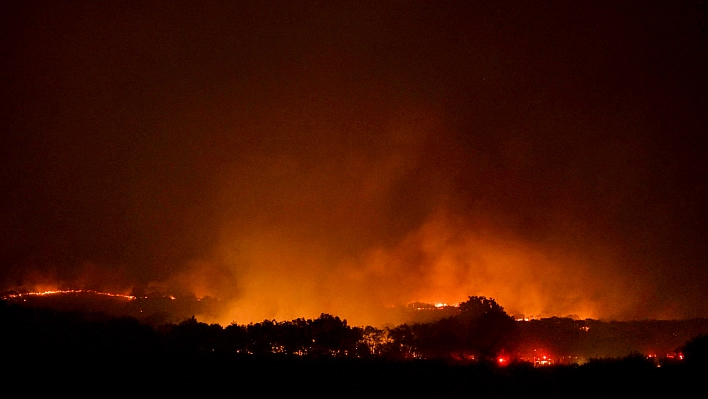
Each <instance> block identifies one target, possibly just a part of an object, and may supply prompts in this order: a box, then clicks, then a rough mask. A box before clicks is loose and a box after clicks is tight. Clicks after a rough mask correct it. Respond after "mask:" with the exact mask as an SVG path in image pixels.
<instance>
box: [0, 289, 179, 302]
mask: <svg viewBox="0 0 708 399" xmlns="http://www.w3.org/2000/svg"><path fill="white" fill-rule="evenodd" d="M57 294H94V295H104V296H110V297H115V298H125V299H128V300H130V301H132V300H134V299H136V298H137V297H135V296H133V295H124V294H114V293H111V292H101V291H94V290H56V291H42V292H25V293H21V294H8V295H5V296H3V299H14V298H22V297H27V296H48V295H57ZM170 298H171V299H174V297H170Z"/></svg>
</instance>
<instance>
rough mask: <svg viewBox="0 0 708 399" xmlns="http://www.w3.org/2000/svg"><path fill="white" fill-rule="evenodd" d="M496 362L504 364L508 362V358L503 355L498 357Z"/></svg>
mask: <svg viewBox="0 0 708 399" xmlns="http://www.w3.org/2000/svg"><path fill="white" fill-rule="evenodd" d="M497 364H499V365H500V366H506V365H507V364H509V359H507V358H505V357H498V358H497Z"/></svg>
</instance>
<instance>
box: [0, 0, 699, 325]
mask: <svg viewBox="0 0 708 399" xmlns="http://www.w3.org/2000/svg"><path fill="white" fill-rule="evenodd" d="M284 3H285V4H267V5H265V4H246V5H244V4H239V5H236V4H232V2H223V3H222V2H213V3H209V4H206V5H202V4H199V5H197V4H196V3H195V4H189V3H187V4H183V3H178V4H170V5H169V8H166V7H167V6H165V5H163V4H161V3H160V2H155V3H150V4H140V5H125V4H122V3H110V2H109V3H105V4H104V3H101V4H98V3H96V4H93V3H92V4H85V3H83V2H77V3H71V2H66V3H64V2H63V3H61V4H40V3H34V4H6V5H4V6H3V12H2V13H0V14H1V15H2V17H0V18H2V21H1V22H2V23H1V24H0V25H1V26H3V28H2V29H3V30H4V31H3V34H4V36H5V37H6V38H7V39H6V41H7V43H9V45H8V46H6V48H5V49H3V53H2V62H3V67H2V68H0V69H2V72H0V73H2V79H3V83H4V86H5V90H4V94H3V95H2V96H3V97H2V98H3V107H2V108H3V110H2V111H0V112H1V115H2V121H3V123H2V125H3V126H4V134H3V135H2V139H0V140H2V141H1V143H0V158H1V159H2V161H0V162H2V169H1V174H0V184H1V185H2V187H3V196H2V197H1V198H0V205H1V206H2V209H3V212H2V214H0V235H1V236H0V238H1V240H0V262H1V264H2V269H0V270H1V271H0V283H2V286H3V288H8V289H9V288H14V287H20V286H25V287H28V288H29V287H31V286H36V285H44V286H51V285H65V286H73V288H89V289H97V290H101V291H107V290H120V291H121V292H130V291H131V290H142V291H145V290H161V291H169V292H171V293H174V294H190V295H191V294H194V295H197V296H212V297H216V298H219V299H220V301H221V303H222V304H224V306H223V308H222V309H219V310H218V312H217V313H211V314H209V315H207V316H208V317H209V318H211V320H209V321H219V322H222V323H228V322H230V321H232V320H235V321H237V322H248V321H261V320H262V319H264V318H277V319H290V318H295V317H315V316H317V315H319V313H321V312H329V313H333V314H337V315H339V316H341V317H344V318H347V319H348V320H349V321H350V322H352V323H355V324H364V323H371V324H380V323H383V322H395V320H387V318H388V317H390V314H389V313H387V312H386V310H385V309H386V306H392V305H398V304H405V303H408V302H412V301H428V302H447V303H455V302H459V301H463V300H465V299H466V298H467V296H469V295H485V296H488V297H493V298H495V299H496V300H497V301H498V302H499V303H500V304H501V305H503V306H504V307H505V308H506V309H507V310H508V311H510V312H514V313H523V314H527V315H543V316H548V315H559V316H565V315H568V314H576V315H579V316H581V317H596V318H620V319H627V318H685V317H695V316H708V303H706V301H705V298H704V295H703V293H704V292H706V289H708V268H707V267H706V263H705V259H706V255H708V254H707V253H706V252H707V251H706V248H707V247H706V245H705V243H706V238H708V234H707V233H708V232H707V231H706V226H707V225H708V224H707V223H706V222H707V220H706V213H705V210H704V207H703V204H704V203H705V202H706V197H707V195H706V194H707V192H706V184H705V182H706V181H708V179H707V178H708V176H707V173H706V172H707V170H706V169H707V168H706V162H705V160H704V155H703V153H702V149H703V148H705V147H706V142H705V135H704V132H705V131H706V128H708V123H707V122H708V120H707V119H708V117H707V116H706V113H705V109H708V94H706V93H708V87H707V86H708V81H706V79H705V77H704V74H705V70H708V65H706V64H707V63H708V61H707V60H706V58H705V56H704V54H708V51H706V50H708V48H706V47H707V43H708V41H707V38H706V33H705V27H706V22H705V21H706V16H705V10H704V9H701V8H700V7H699V6H697V5H693V4H672V5H663V6H656V7H655V6H649V5H646V4H644V3H643V2H642V3H639V2H637V3H636V4H634V5H632V6H627V7H625V6H617V5H616V4H614V2H608V3H607V4H597V3H596V2H593V4H591V5H587V6H578V5H568V4H549V5H536V4H505V3H504V2H494V3H493V5H489V6H487V5H480V4H473V5H471V4H467V3H468V2H446V4H444V5H440V4H436V5H431V4H427V3H425V2H423V3H420V4H418V3H416V2H403V3H402V4H395V3H388V4H386V5H378V6H373V5H370V6H354V5H351V6H342V5H335V4H311V3H302V2H298V3H297V4H290V3H291V2H284ZM52 288H54V287H52Z"/></svg>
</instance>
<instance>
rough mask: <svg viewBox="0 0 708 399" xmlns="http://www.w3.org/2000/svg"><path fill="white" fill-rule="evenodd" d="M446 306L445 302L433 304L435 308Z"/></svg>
mask: <svg viewBox="0 0 708 399" xmlns="http://www.w3.org/2000/svg"><path fill="white" fill-rule="evenodd" d="M446 306H447V304H446V303H436V304H435V307H436V308H444V307H446Z"/></svg>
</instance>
